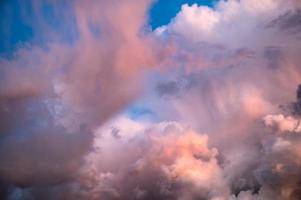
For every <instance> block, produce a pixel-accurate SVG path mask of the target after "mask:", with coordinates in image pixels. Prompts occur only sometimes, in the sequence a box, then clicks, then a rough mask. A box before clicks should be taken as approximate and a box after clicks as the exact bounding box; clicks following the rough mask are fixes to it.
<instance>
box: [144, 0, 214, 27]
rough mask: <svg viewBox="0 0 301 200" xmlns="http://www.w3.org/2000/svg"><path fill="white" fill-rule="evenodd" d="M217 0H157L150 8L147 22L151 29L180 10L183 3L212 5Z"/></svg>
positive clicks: (168, 19)
mask: <svg viewBox="0 0 301 200" xmlns="http://www.w3.org/2000/svg"><path fill="white" fill-rule="evenodd" d="M216 1H217V0H157V1H155V3H154V4H153V6H152V7H151V9H150V14H149V15H150V16H149V23H150V26H151V27H152V29H156V28H158V27H159V26H162V25H166V24H168V23H169V22H170V20H171V19H172V18H174V17H175V16H176V14H177V13H178V12H179V11H180V10H181V6H182V5H183V4H188V5H192V4H195V3H196V4H198V5H206V6H210V7H212V6H213V5H214V4H215V3H216Z"/></svg>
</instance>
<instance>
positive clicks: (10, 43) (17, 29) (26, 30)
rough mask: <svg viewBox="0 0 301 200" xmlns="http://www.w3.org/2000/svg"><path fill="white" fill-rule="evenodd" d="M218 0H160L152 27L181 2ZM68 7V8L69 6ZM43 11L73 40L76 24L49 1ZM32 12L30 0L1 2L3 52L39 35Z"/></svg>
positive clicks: (152, 13)
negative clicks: (68, 21)
mask: <svg viewBox="0 0 301 200" xmlns="http://www.w3.org/2000/svg"><path fill="white" fill-rule="evenodd" d="M215 1H216V0H157V1H155V2H154V4H153V6H152V7H151V9H150V13H149V14H150V17H149V23H150V26H151V27H152V29H155V28H157V27H158V26H161V25H165V24H167V23H169V22H170V20H171V19H172V18H173V17H175V16H176V14H177V13H178V12H179V11H180V9H181V5H183V4H185V3H187V4H189V5H191V4H193V3H197V4H198V5H208V6H211V5H212V4H213V3H214V2H215ZM24 5H25V6H24ZM63 6H65V5H63ZM64 10H65V11H66V9H64ZM67 10H68V9H67ZM42 12H43V14H44V16H43V17H44V18H45V19H46V22H48V21H49V25H50V26H52V27H54V28H55V29H58V31H59V32H60V34H61V36H62V39H63V40H65V39H66V38H67V37H69V39H70V38H71V40H72V37H71V36H72V35H73V36H74V32H75V31H74V30H72V27H70V26H69V27H68V28H66V24H65V23H63V22H62V21H61V19H62V18H61V17H59V18H60V19H59V18H58V17H56V18H55V17H54V15H53V13H52V9H51V7H49V5H47V4H46V3H45V8H44V9H42ZM24 13H26V14H25V19H24V16H23V15H24ZM31 13H33V12H32V11H31V7H30V6H29V3H25V4H24V3H23V4H22V7H20V3H19V0H10V1H1V2H0V38H1V42H0V55H7V54H10V53H11V52H13V51H14V50H15V49H16V48H17V47H18V46H19V45H22V44H24V43H28V42H31V43H32V42H33V41H32V40H33V38H35V35H34V34H35V32H36V31H37V30H38V29H39V28H38V27H33V26H32V25H33V24H35V22H36V21H37V20H38V19H35V17H34V16H32V14H31ZM69 25H70V24H69ZM73 28H74V27H73ZM37 34H38V35H39V38H38V41H35V42H37V43H38V45H41V43H42V42H43V37H42V36H41V35H42V34H41V33H37ZM74 37H76V36H74ZM74 37H73V39H74ZM35 40H37V38H35Z"/></svg>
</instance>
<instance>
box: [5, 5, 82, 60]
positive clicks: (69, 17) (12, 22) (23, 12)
mask: <svg viewBox="0 0 301 200" xmlns="http://www.w3.org/2000/svg"><path fill="white" fill-rule="evenodd" d="M70 2H71V1H58V2H56V3H55V4H50V3H49V2H48V3H47V2H46V1H44V2H42V1H39V3H38V4H33V2H32V1H23V0H10V1H0V56H1V57H7V56H8V57H9V56H10V55H11V54H12V53H13V52H14V51H15V50H16V49H17V48H19V47H21V46H26V45H35V46H39V47H42V48H43V47H47V44H49V43H50V42H53V41H56V42H60V43H62V42H64V43H66V44H73V42H74V41H76V39H77V38H78V32H77V26H76V21H75V16H74V13H73V11H72V9H71V7H70V6H71V4H70ZM36 6H37V7H36ZM54 7H55V8H54Z"/></svg>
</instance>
